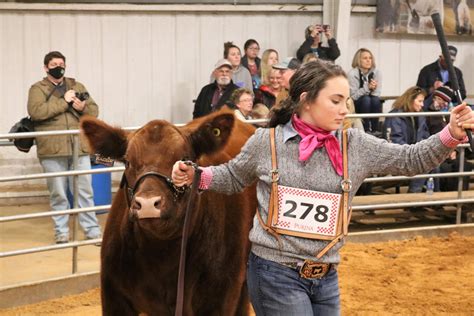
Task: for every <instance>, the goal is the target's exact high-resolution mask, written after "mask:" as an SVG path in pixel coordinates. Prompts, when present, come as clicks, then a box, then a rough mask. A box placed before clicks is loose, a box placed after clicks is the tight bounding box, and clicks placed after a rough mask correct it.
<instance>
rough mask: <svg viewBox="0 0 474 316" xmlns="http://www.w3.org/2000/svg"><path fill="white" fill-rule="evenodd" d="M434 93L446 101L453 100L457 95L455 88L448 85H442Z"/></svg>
mask: <svg viewBox="0 0 474 316" xmlns="http://www.w3.org/2000/svg"><path fill="white" fill-rule="evenodd" d="M433 94H434V95H435V96H438V97H440V98H441V99H443V100H444V101H446V102H451V101H452V100H453V99H454V97H455V96H454V92H453V90H452V89H451V88H450V87H448V86H441V87H439V88H437V89H436V90H435V91H434V92H433Z"/></svg>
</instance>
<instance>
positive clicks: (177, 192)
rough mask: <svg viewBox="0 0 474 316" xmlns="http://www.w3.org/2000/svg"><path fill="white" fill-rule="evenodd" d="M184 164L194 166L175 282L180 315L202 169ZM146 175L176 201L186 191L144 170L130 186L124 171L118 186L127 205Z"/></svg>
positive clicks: (184, 188) (184, 187)
mask: <svg viewBox="0 0 474 316" xmlns="http://www.w3.org/2000/svg"><path fill="white" fill-rule="evenodd" d="M183 162H184V163H185V164H187V165H190V166H192V167H193V168H194V177H193V182H192V184H191V186H190V188H191V192H190V195H189V198H188V201H187V205H186V210H185V214H184V224H183V233H182V235H181V252H180V257H179V272H178V284H177V295H176V309H175V316H182V315H183V305H184V304H183V302H184V277H185V265H186V248H187V244H188V236H189V230H190V227H191V211H192V209H193V201H194V197H195V196H196V195H197V191H198V186H199V182H200V180H201V172H202V170H201V169H199V167H198V165H197V164H196V163H195V162H192V161H183ZM147 177H156V178H158V179H159V180H162V181H164V182H165V183H166V184H167V185H168V187H169V188H170V190H171V191H172V192H173V200H174V201H175V202H176V201H177V200H178V199H180V198H181V197H182V196H183V195H184V193H186V191H187V189H188V188H189V186H183V187H178V186H176V185H175V184H174V183H173V180H171V178H170V177H168V176H166V175H164V174H162V173H159V172H155V171H149V172H145V173H143V174H142V175H140V177H138V179H137V181H136V182H135V184H134V185H133V187H131V186H130V185H129V184H128V181H127V177H126V176H125V173H124V174H123V176H122V180H121V181H120V188H125V189H126V193H125V196H126V199H127V204H128V207H131V201H132V200H133V197H134V196H135V194H136V192H137V189H138V187H139V186H140V184H141V183H142V182H143V181H144V180H145V178H147Z"/></svg>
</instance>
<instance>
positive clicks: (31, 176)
mask: <svg viewBox="0 0 474 316" xmlns="http://www.w3.org/2000/svg"><path fill="white" fill-rule="evenodd" d="M124 170H125V167H107V168H99V169H88V170H72V171H60V172H46V173H34V174H27V175H22V176H11V177H0V182H9V181H18V180H34V179H43V178H44V179H46V178H54V177H68V176H79V175H84V174H95V173H108V172H121V171H124Z"/></svg>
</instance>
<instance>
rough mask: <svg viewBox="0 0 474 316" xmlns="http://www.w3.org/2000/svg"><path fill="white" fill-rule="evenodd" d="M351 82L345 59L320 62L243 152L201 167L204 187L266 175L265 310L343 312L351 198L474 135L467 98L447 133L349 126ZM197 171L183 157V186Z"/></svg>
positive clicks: (259, 272) (251, 280) (258, 272)
mask: <svg viewBox="0 0 474 316" xmlns="http://www.w3.org/2000/svg"><path fill="white" fill-rule="evenodd" d="M348 99H349V83H348V80H347V77H346V75H345V73H344V71H343V70H342V69H341V68H340V67H339V66H337V65H334V64H332V63H328V62H324V61H312V62H309V63H307V64H304V65H303V66H301V68H300V69H299V70H297V71H296V73H295V74H294V76H293V77H292V79H291V81H290V91H289V98H288V99H287V100H286V101H285V102H284V104H283V106H282V107H281V108H279V109H276V110H274V112H273V113H272V114H271V119H270V127H272V128H269V129H258V130H257V131H256V133H255V134H254V135H253V136H252V137H251V138H250V139H249V140H248V141H247V143H246V145H245V146H244V147H243V149H242V151H241V152H240V154H239V155H237V156H236V157H235V158H234V159H232V160H230V161H229V162H227V163H225V164H221V165H218V166H212V167H204V168H202V177H201V182H200V188H201V189H203V190H214V191H218V192H224V193H228V194H230V193H235V192H239V191H241V190H243V189H244V187H246V186H248V185H250V184H252V183H254V182H255V181H256V180H257V198H258V209H257V214H256V216H255V218H254V224H253V228H252V230H251V232H250V241H251V243H252V245H251V253H250V257H249V262H248V270H247V282H248V286H249V292H250V299H251V301H252V304H253V307H254V309H255V311H256V313H257V315H339V314H340V298H339V286H338V275H337V265H338V264H339V262H340V256H339V249H340V248H341V247H342V246H343V243H344V236H345V235H346V234H347V227H348V224H349V220H350V204H351V200H352V198H353V196H354V194H355V192H356V191H357V189H358V188H359V187H360V185H361V184H362V181H363V180H364V179H365V178H366V177H369V176H370V175H372V174H377V175H383V174H392V175H409V176H411V175H415V174H418V173H423V172H427V171H429V170H431V169H433V168H434V167H436V166H437V165H439V164H440V163H441V162H442V161H444V159H446V158H447V157H448V155H449V153H450V151H451V150H452V148H454V147H455V146H456V145H457V144H459V143H461V142H464V141H466V133H465V131H464V129H463V128H462V124H463V123H466V124H467V123H471V125H470V126H474V125H472V123H474V115H473V113H472V110H471V109H470V108H469V107H467V106H466V105H465V104H462V105H459V106H458V107H456V108H455V109H453V112H452V114H451V119H450V123H449V125H448V126H447V127H446V128H445V129H443V131H441V132H440V133H438V134H436V135H433V136H431V137H430V138H428V139H427V140H424V141H421V142H419V143H416V144H414V145H398V144H393V143H389V142H387V141H385V140H383V139H379V138H376V137H373V136H371V135H368V134H365V133H363V132H361V131H359V130H357V129H348V130H347V131H342V130H341V126H342V123H343V121H344V118H345V116H346V114H347V113H348V110H347V107H346V102H347V100H348ZM193 175H194V169H193V168H191V167H190V166H188V165H186V164H184V163H183V162H180V161H177V162H176V163H175V165H174V167H173V172H172V179H173V182H174V184H175V185H177V186H183V185H189V184H190V183H191V181H192V179H193Z"/></svg>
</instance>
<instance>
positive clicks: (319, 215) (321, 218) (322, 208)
mask: <svg viewBox="0 0 474 316" xmlns="http://www.w3.org/2000/svg"><path fill="white" fill-rule="evenodd" d="M285 204H290V209H289V210H288V211H286V212H285V213H283V216H286V217H291V218H296V217H297V216H296V214H293V213H294V212H295V211H296V209H297V208H298V203H296V202H295V201H292V200H286V201H285ZM300 205H301V207H302V208H305V210H304V212H303V214H301V216H300V219H305V218H306V217H307V216H308V214H309V213H310V212H311V210H312V209H313V208H315V209H316V214H314V220H315V221H317V222H325V221H327V220H328V212H329V207H327V206H326V205H316V207H314V204H311V203H303V202H302V203H300Z"/></svg>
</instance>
